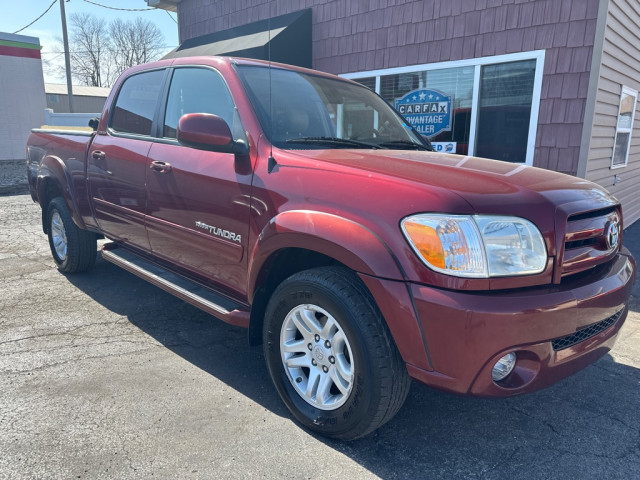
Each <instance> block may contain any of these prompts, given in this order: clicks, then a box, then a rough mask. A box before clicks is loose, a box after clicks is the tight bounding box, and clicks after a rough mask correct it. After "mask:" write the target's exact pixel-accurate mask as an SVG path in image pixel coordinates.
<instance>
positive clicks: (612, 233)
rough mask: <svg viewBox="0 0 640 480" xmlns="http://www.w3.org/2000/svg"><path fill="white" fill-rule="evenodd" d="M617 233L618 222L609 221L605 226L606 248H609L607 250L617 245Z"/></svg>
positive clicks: (618, 229) (618, 230)
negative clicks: (607, 225) (606, 226)
mask: <svg viewBox="0 0 640 480" xmlns="http://www.w3.org/2000/svg"><path fill="white" fill-rule="evenodd" d="M619 235H620V227H619V226H618V222H616V221H613V222H611V223H609V227H608V228H607V248H609V250H614V249H615V248H617V247H618V237H619Z"/></svg>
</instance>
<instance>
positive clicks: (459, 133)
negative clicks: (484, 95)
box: [380, 67, 473, 155]
mask: <svg viewBox="0 0 640 480" xmlns="http://www.w3.org/2000/svg"><path fill="white" fill-rule="evenodd" d="M417 89H430V90H435V91H439V92H442V93H444V94H445V95H449V96H451V100H452V102H451V103H452V104H451V105H450V108H451V123H450V125H449V126H448V128H445V129H444V130H442V131H440V132H437V133H436V134H435V135H425V136H427V138H429V140H430V141H432V142H447V143H452V145H453V151H452V152H451V153H459V154H462V155H466V154H467V152H468V147H469V130H470V125H471V102H472V99H473V67H460V68H444V69H440V70H428V71H423V72H413V73H401V74H396V75H385V76H382V77H380V95H381V96H382V98H384V99H385V100H386V101H387V102H389V104H391V105H392V106H395V101H396V100H397V99H399V98H401V97H403V96H404V95H405V94H407V93H408V92H411V91H413V90H417Z"/></svg>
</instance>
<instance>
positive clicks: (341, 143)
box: [285, 137, 381, 148]
mask: <svg viewBox="0 0 640 480" xmlns="http://www.w3.org/2000/svg"><path fill="white" fill-rule="evenodd" d="M285 143H299V144H314V145H330V146H333V147H343V148H349V147H356V148H381V147H380V145H376V144H375V143H367V142H360V141H358V140H350V139H348V138H338V137H301V138H290V139H289V140H287V141H286V142H285Z"/></svg>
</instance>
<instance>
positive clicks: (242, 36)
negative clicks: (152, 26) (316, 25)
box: [164, 8, 311, 68]
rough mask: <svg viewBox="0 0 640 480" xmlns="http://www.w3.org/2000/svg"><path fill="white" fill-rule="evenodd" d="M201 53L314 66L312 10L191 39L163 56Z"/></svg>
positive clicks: (166, 57)
mask: <svg viewBox="0 0 640 480" xmlns="http://www.w3.org/2000/svg"><path fill="white" fill-rule="evenodd" d="M199 55H224V56H234V57H246V58H256V59H259V60H269V59H270V60H272V61H274V62H281V63H288V64H291V65H297V66H300V67H307V68H311V9H310V8H308V9H306V10H300V11H297V12H293V13H288V14H286V15H280V16H278V17H273V18H271V19H267V20H260V21H258V22H253V23H248V24H246V25H241V26H239V27H235V28H230V29H228V30H222V31H219V32H214V33H209V34H206V35H202V36H200V37H195V38H190V39H188V40H185V41H184V42H183V43H182V45H180V46H179V47H178V48H176V49H175V50H172V51H171V52H169V53H168V54H167V55H165V56H164V58H165V59H168V58H179V57H191V56H199ZM269 57H270V58H269Z"/></svg>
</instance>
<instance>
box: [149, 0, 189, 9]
mask: <svg viewBox="0 0 640 480" xmlns="http://www.w3.org/2000/svg"><path fill="white" fill-rule="evenodd" d="M180 2H181V0H147V5H149V6H150V7H154V8H162V9H163V10H169V11H171V12H177V11H178V4H179V3H180Z"/></svg>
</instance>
